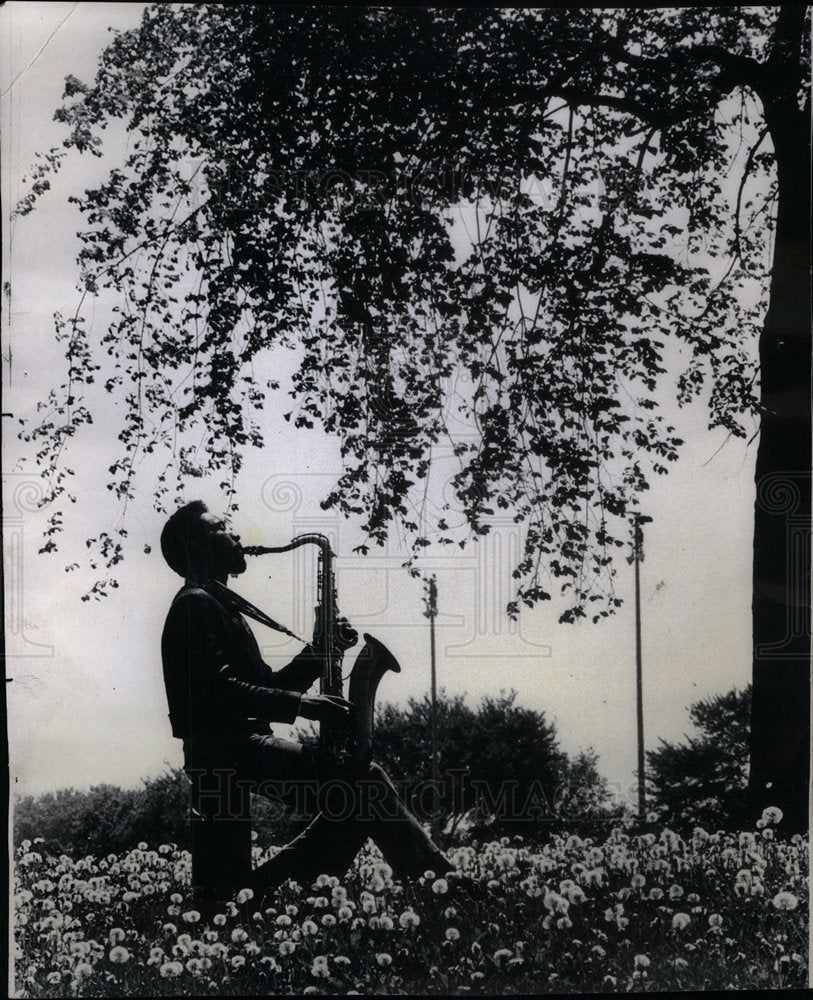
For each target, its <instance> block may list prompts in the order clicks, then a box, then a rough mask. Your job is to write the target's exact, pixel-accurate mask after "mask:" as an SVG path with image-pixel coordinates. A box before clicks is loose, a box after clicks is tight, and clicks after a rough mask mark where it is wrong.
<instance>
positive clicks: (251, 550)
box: [243, 545, 272, 556]
mask: <svg viewBox="0 0 813 1000" xmlns="http://www.w3.org/2000/svg"><path fill="white" fill-rule="evenodd" d="M271 551H272V550H271V549H267V548H265V546H263V545H244V546H243V555H244V556H264V555H265V554H266V553H267V552H271Z"/></svg>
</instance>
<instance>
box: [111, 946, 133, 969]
mask: <svg viewBox="0 0 813 1000" xmlns="http://www.w3.org/2000/svg"><path fill="white" fill-rule="evenodd" d="M110 961H111V962H113V963H115V964H116V965H123V964H124V963H125V962H129V961H130V952H129V951H127V949H126V948H124V947H122V946H121V945H120V944H117V945H116V947H115V948H111V949H110Z"/></svg>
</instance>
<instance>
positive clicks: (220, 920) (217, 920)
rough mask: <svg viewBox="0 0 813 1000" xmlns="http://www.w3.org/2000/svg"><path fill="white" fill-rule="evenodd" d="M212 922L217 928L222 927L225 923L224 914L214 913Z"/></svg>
mask: <svg viewBox="0 0 813 1000" xmlns="http://www.w3.org/2000/svg"><path fill="white" fill-rule="evenodd" d="M212 922H213V923H214V924H216V925H217V926H218V927H222V926H223V924H225V923H226V914H225V913H216V914H215V915H214V917H212Z"/></svg>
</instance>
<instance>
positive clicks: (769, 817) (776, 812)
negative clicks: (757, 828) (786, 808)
mask: <svg viewBox="0 0 813 1000" xmlns="http://www.w3.org/2000/svg"><path fill="white" fill-rule="evenodd" d="M782 816H783V813H782V810H781V809H780V808H779V807H778V806H768V807H767V808H766V809H763V810H762V819H763V822H765V823H766V824H774V825H775V824H777V823H781V822H782Z"/></svg>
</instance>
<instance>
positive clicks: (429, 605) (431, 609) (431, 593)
mask: <svg viewBox="0 0 813 1000" xmlns="http://www.w3.org/2000/svg"><path fill="white" fill-rule="evenodd" d="M425 601H426V611H424V614H425V616H426V617H427V618H428V619H429V643H430V655H431V664H432V707H431V718H430V730H431V734H432V789H433V796H432V798H433V809H432V837H433V839H434V838H435V837H437V835H438V819H439V816H438V782H439V774H438V691H437V672H436V667H435V618H436V617H437V613H438V588H437V583H436V581H435V577H434V574H433V575H432V576H430V577H429V579H428V580H426V597H425Z"/></svg>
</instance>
